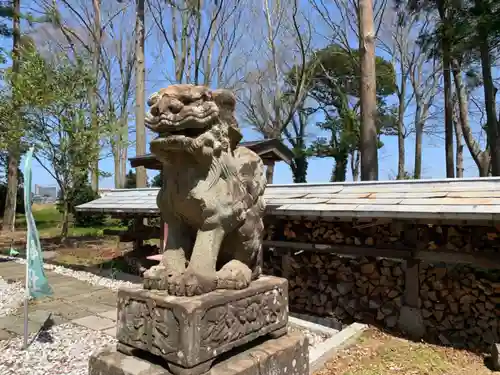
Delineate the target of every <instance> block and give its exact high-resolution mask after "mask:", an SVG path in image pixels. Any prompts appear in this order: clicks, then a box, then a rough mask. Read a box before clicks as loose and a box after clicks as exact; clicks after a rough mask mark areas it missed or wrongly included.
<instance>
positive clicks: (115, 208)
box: [77, 177, 500, 221]
mask: <svg viewBox="0 0 500 375" xmlns="http://www.w3.org/2000/svg"><path fill="white" fill-rule="evenodd" d="M157 194H158V189H155V188H150V189H122V190H113V191H110V192H108V193H107V195H106V196H105V197H102V198H100V199H97V200H95V201H92V202H89V203H85V204H83V205H81V206H78V207H77V210H79V211H87V212H105V213H137V214H141V213H142V214H155V213H158V212H159V211H158V207H157V206H156V196H157ZM265 198H266V201H267V206H268V212H269V214H274V215H290V216H325V217H340V218H342V217H343V218H345V217H353V218H399V219H448V220H449V219H457V220H496V221H500V178H499V177H491V178H465V179H446V180H414V181H374V182H355V183H354V182H346V183H325V184H289V185H269V186H268V187H267V189H266V193H265Z"/></svg>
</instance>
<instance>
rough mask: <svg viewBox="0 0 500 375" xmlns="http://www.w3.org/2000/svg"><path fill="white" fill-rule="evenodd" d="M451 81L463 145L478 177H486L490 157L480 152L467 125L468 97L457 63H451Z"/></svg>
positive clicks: (479, 147)
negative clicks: (474, 164) (455, 98)
mask: <svg viewBox="0 0 500 375" xmlns="http://www.w3.org/2000/svg"><path fill="white" fill-rule="evenodd" d="M452 72H453V80H454V82H455V92H456V93H457V99H458V113H459V116H460V125H461V126H460V128H461V133H462V135H463V137H464V139H465V144H466V145H467V149H468V150H469V152H470V154H471V156H472V159H473V160H474V162H475V163H476V166H477V168H478V170H479V176H480V177H487V176H488V174H489V167H490V155H489V153H488V152H487V151H482V150H481V146H480V144H479V143H478V142H477V141H476V139H475V138H474V135H473V134H472V130H471V127H470V124H469V111H468V108H467V107H468V95H467V92H466V89H465V86H464V84H463V81H462V75H461V72H460V66H459V64H458V62H457V61H453V62H452Z"/></svg>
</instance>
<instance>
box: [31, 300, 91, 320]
mask: <svg viewBox="0 0 500 375" xmlns="http://www.w3.org/2000/svg"><path fill="white" fill-rule="evenodd" d="M37 308H39V309H41V310H45V311H50V312H52V313H53V314H55V315H59V316H60V317H62V318H64V319H66V320H73V319H78V318H83V317H85V316H88V315H89V311H87V310H85V309H82V307H81V306H80V305H77V304H75V303H67V302H64V301H60V300H59V301H52V302H48V303H43V304H40V305H38V306H37Z"/></svg>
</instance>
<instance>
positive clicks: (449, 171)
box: [438, 1, 455, 178]
mask: <svg viewBox="0 0 500 375" xmlns="http://www.w3.org/2000/svg"><path fill="white" fill-rule="evenodd" d="M438 12H439V16H440V18H441V21H442V22H443V24H444V28H447V26H448V24H449V22H450V21H449V20H448V19H447V17H448V15H447V14H446V8H445V3H444V1H438ZM444 33H445V35H443V37H442V38H441V50H442V53H443V81H444V138H445V141H444V143H445V145H444V146H445V147H444V149H445V162H446V177H447V178H453V177H454V175H455V168H454V165H453V164H454V160H453V159H454V153H453V103H452V100H451V74H450V68H451V46H450V42H449V40H448V38H447V37H446V31H444Z"/></svg>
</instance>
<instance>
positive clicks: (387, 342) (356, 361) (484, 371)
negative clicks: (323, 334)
mask: <svg viewBox="0 0 500 375" xmlns="http://www.w3.org/2000/svg"><path fill="white" fill-rule="evenodd" d="M382 374H384V375H386V374H387V375H391V374H398V375H491V374H494V372H493V371H492V370H490V369H488V367H486V366H485V364H484V357H483V356H481V355H477V354H474V353H471V352H468V351H463V350H458V349H453V348H445V347H441V346H437V345H431V344H427V343H423V342H418V343H417V342H412V341H408V340H405V339H401V338H398V337H394V336H391V335H388V334H386V333H384V332H381V331H379V330H378V329H376V328H370V329H369V330H367V331H366V332H364V333H363V334H362V335H361V337H360V338H359V339H358V340H357V341H356V343H354V344H353V345H352V346H349V347H348V348H345V349H342V350H339V351H338V352H337V353H336V355H335V357H334V358H332V360H331V361H330V362H329V363H328V364H327V365H326V368H324V369H323V370H320V371H317V372H315V373H314V375H382Z"/></svg>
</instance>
